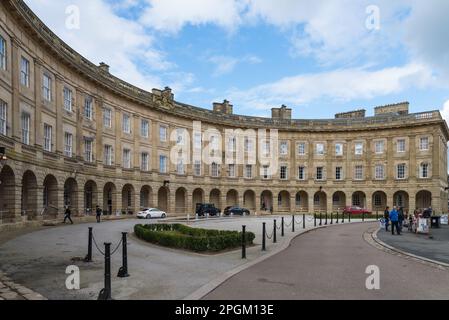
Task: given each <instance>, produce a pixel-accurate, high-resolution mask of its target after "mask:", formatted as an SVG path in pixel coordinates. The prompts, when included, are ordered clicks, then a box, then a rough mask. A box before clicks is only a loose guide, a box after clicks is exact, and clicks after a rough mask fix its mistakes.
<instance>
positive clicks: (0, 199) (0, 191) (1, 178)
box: [0, 165, 16, 223]
mask: <svg viewBox="0 0 449 320" xmlns="http://www.w3.org/2000/svg"><path fill="white" fill-rule="evenodd" d="M15 187H16V178H15V174H14V171H13V170H12V168H11V167H10V166H6V165H5V166H3V168H2V170H1V172H0V222H3V223H7V222H14V220H15V214H16V213H15V210H16V208H15V200H16V193H15Z"/></svg>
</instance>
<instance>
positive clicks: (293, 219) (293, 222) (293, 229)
mask: <svg viewBox="0 0 449 320" xmlns="http://www.w3.org/2000/svg"><path fill="white" fill-rule="evenodd" d="M292 232H295V215H292Z"/></svg>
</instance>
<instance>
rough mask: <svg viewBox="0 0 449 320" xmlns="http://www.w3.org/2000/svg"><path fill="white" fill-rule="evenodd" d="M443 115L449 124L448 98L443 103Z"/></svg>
mask: <svg viewBox="0 0 449 320" xmlns="http://www.w3.org/2000/svg"><path fill="white" fill-rule="evenodd" d="M441 116H442V117H443V119H444V120H446V122H447V123H448V124H449V100H447V101H446V103H445V104H444V105H443V109H441Z"/></svg>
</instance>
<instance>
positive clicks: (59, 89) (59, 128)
mask: <svg viewBox="0 0 449 320" xmlns="http://www.w3.org/2000/svg"><path fill="white" fill-rule="evenodd" d="M55 79H56V86H55V87H56V92H55V95H54V96H55V99H56V100H55V101H56V128H55V130H56V131H55V146H56V148H55V149H56V153H57V154H63V153H64V129H63V112H64V97H63V89H64V83H63V79H62V78H61V77H60V76H59V75H58V74H56V78H55Z"/></svg>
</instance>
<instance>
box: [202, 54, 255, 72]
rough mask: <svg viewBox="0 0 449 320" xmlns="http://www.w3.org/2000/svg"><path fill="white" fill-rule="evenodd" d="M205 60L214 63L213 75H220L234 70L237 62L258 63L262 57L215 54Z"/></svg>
mask: <svg viewBox="0 0 449 320" xmlns="http://www.w3.org/2000/svg"><path fill="white" fill-rule="evenodd" d="M207 61H209V62H211V63H213V64H214V65H215V71H214V73H213V75H214V76H216V77H217V76H221V75H224V74H229V73H231V72H232V71H234V69H235V67H236V66H237V65H238V64H259V63H262V59H260V58H259V57H257V56H255V55H246V56H244V57H242V58H236V57H230V56H224V55H217V56H212V57H210V58H208V59H207Z"/></svg>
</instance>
